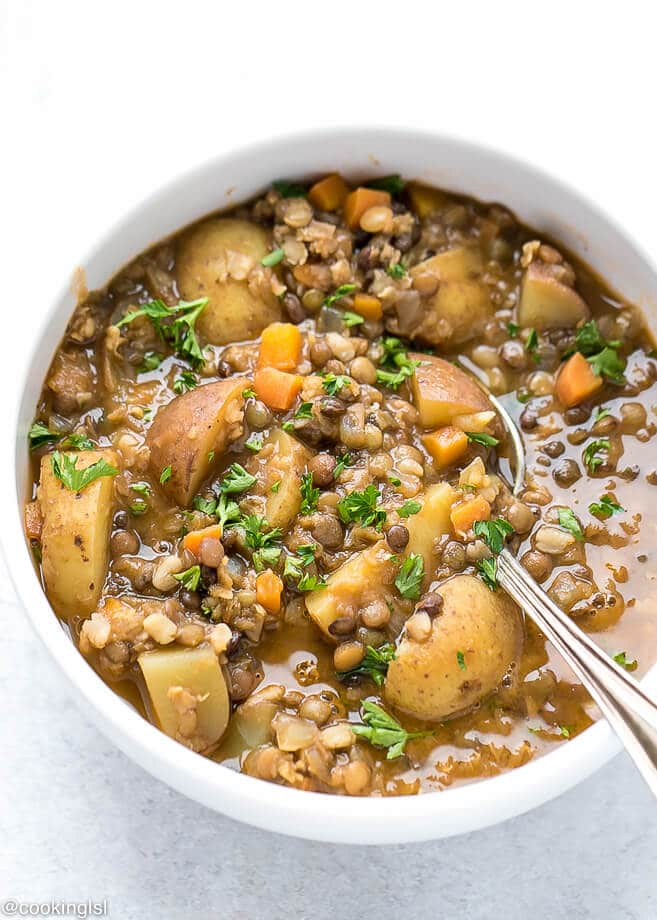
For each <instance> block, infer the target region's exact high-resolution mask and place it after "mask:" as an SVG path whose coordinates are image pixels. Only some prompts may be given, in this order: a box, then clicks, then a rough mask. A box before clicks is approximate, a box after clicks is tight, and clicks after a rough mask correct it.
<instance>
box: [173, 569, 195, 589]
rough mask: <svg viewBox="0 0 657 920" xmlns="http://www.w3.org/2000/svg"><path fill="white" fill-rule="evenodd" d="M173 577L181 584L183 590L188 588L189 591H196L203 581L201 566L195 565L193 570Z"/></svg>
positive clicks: (187, 570)
mask: <svg viewBox="0 0 657 920" xmlns="http://www.w3.org/2000/svg"><path fill="white" fill-rule="evenodd" d="M173 577H174V578H175V579H176V581H179V582H180V584H181V585H182V586H183V588H186V589H187V590H188V591H196V589H197V588H198V583H199V581H200V580H201V566H200V565H193V566H192V567H191V568H189V569H186V570H185V571H184V572H180V573H179V574H178V575H174V576H173Z"/></svg>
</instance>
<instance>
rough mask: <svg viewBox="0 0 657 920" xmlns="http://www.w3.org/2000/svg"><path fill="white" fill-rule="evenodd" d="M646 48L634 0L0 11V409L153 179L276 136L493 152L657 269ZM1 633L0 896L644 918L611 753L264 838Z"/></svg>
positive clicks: (638, 821)
mask: <svg viewBox="0 0 657 920" xmlns="http://www.w3.org/2000/svg"><path fill="white" fill-rule="evenodd" d="M654 34H655V23H654V13H652V10H651V5H650V4H646V3H644V2H642V0H624V2H623V3H622V4H621V5H620V6H619V4H618V3H617V2H613V0H598V2H596V3H595V4H591V3H582V4H573V3H572V2H567V0H553V3H552V4H550V5H548V6H547V7H546V6H545V5H544V4H543V5H541V4H528V3H527V2H526V0H505V2H504V3H502V4H499V3H495V4H493V3H490V2H489V0H468V2H467V3H451V4H447V3H430V2H428V0H405V2H404V3H403V4H400V3H398V2H395V0H376V2H374V0H361V2H360V3H355V2H354V0H332V2H331V3H330V4H319V5H317V4H309V3H308V2H307V0H279V2H277V3H276V4H271V3H264V2H261V0H252V2H250V3H231V2H217V0H208V2H205V0H185V2H184V3H180V0H112V3H90V2H89V0H57V2H56V3H55V2H52V0H0V92H2V100H1V101H2V103H3V112H2V120H1V122H0V123H1V124H2V133H3V144H2V153H1V154H0V155H1V156H2V158H3V160H4V161H5V162H4V164H3V166H4V168H3V169H2V170H0V182H2V185H3V188H2V193H1V195H0V201H1V202H2V207H0V225H1V229H3V230H4V231H5V234H6V239H5V242H4V244H3V246H2V249H1V251H2V253H3V274H2V310H3V317H5V318H6V319H5V324H4V325H3V330H4V333H5V340H4V344H5V348H4V349H3V354H2V360H1V361H0V392H4V389H3V387H4V384H3V382H2V381H3V380H4V375H7V379H8V380H10V379H11V377H12V375H13V374H14V373H15V368H16V367H17V366H18V365H19V364H20V362H21V360H22V357H21V342H22V340H23V337H27V336H29V330H30V329H31V328H33V326H34V324H35V323H36V321H37V320H38V317H39V313H40V311H42V310H43V308H44V307H45V306H46V305H47V304H48V302H49V300H50V298H51V295H52V291H53V284H56V285H57V287H58V286H59V285H60V284H61V283H64V281H65V280H66V278H67V277H68V274H69V272H70V270H71V269H72V268H73V267H74V266H75V265H76V264H78V259H79V258H80V254H81V253H82V252H84V251H86V249H87V247H88V245H89V243H90V242H91V241H92V240H94V239H95V237H96V236H97V234H98V233H99V232H100V231H101V230H102V229H104V228H105V227H107V226H109V225H110V224H111V223H112V222H113V221H114V220H115V219H116V218H117V217H118V216H119V215H121V214H122V213H123V212H124V211H125V210H126V208H128V207H132V204H133V203H134V202H135V201H136V200H139V199H140V198H142V197H143V196H145V195H147V194H148V193H149V192H150V191H151V190H152V189H155V188H157V187H158V186H159V185H160V184H161V183H163V182H165V181H166V180H167V179H168V178H169V177H170V176H171V175H173V174H175V173H177V172H179V171H181V170H183V169H187V168H189V167H190V166H192V165H194V164H195V163H199V162H202V161H203V160H205V159H206V158H208V157H210V156H214V155H216V154H217V153H218V152H220V151H221V150H222V149H227V148H229V147H235V146H238V145H241V144H244V143H248V142H249V141H251V140H253V139H261V138H264V137H268V136H270V135H272V134H279V133H282V132H285V131H292V130H299V129H303V128H310V127H326V126H330V125H332V124H350V123H351V124H354V123H359V124H370V125H377V124H395V125H400V124H401V125H407V126H409V127H425V128H429V129H434V130H441V131H444V132H447V133H455V134H459V135H462V136H466V137H470V138H472V139H474V140H476V141H482V142H485V143H487V144H491V145H493V146H498V147H500V148H503V149H505V150H508V151H510V152H512V153H514V154H516V155H518V156H524V157H527V158H528V159H530V160H531V161H533V162H534V163H537V164H539V165H542V166H543V167H544V168H546V169H548V170H549V171H551V172H553V173H556V174H557V175H560V176H562V177H563V178H564V179H566V180H567V181H569V182H570V183H572V184H573V185H576V186H577V187H579V188H580V189H581V190H582V191H583V192H584V193H586V194H588V195H589V196H590V197H592V198H593V199H595V200H596V201H597V202H598V203H599V204H600V205H601V206H602V207H604V208H606V209H607V210H609V211H611V212H612V213H613V214H614V215H616V217H617V218H619V219H620V220H621V222H622V223H623V224H624V225H625V226H626V227H627V228H628V229H629V230H630V232H632V233H634V234H635V235H636V237H637V238H639V239H641V240H642V242H643V244H644V245H645V246H647V247H650V248H651V249H652V252H653V255H657V236H656V234H655V219H654V214H655V211H656V210H657V193H656V187H655V180H654V175H655V155H654V121H655V118H654V110H655V91H654V90H655V72H654V60H655V54H654ZM5 108H6V113H5ZM23 319H25V320H26V323H25V324H24V325H23V322H22V321H23ZM10 331H11V332H13V333H15V334H14V335H12V337H11V341H10V345H9V344H8V342H9V338H8V336H9V332H10ZM2 411H3V410H2V404H1V401H0V431H1V430H2V424H1V422H2ZM5 449H7V448H6V447H5ZM8 485H9V484H0V487H2V488H4V487H6V486H8ZM0 527H1V525H0ZM3 596H4V598H5V599H8V597H9V593H8V590H7V589H6V584H5V586H4V587H3V584H2V579H1V578H0V598H2V597H3ZM0 617H1V618H2V630H1V639H0V898H8V897H11V896H14V897H16V898H23V899H30V900H42V899H46V900H48V899H50V898H52V897H66V898H68V899H71V900H78V899H84V898H86V897H87V896H92V897H94V898H96V899H102V898H103V897H107V898H109V900H110V910H111V916H112V917H114V918H121V920H133V918H135V920H151V918H158V920H160V918H163V920H169V918H172V920H176V918H178V917H180V918H185V920H192V918H195V917H201V918H202V917H204V916H208V917H210V916H217V915H219V916H221V917H225V918H228V920H232V918H240V917H245V918H246V917H248V918H249V920H263V918H267V920H270V918H271V920H276V918H278V917H285V918H291V920H296V918H304V917H307V918H312V920H323V918H328V917H331V918H333V917H338V918H340V920H352V918H356V917H362V918H370V917H375V916H377V917H378V916H381V917H390V916H394V917H395V918H397V917H398V918H400V920H401V918H403V920H407V918H411V920H416V918H417V920H422V918H425V917H427V918H429V917H430V918H432V920H434V918H449V920H451V918H458V920H489V918H493V917H495V918H497V917H504V918H505V920H528V918H531V920H544V918H550V920H552V918H555V917H559V916H563V917H564V918H568V920H578V918H595V920H608V918H613V920H625V918H632V920H652V918H654V917H655V916H657V866H656V865H655V856H656V855H657V822H656V821H655V818H656V816H657V808H656V806H655V803H654V802H653V801H652V800H651V799H650V797H649V795H648V793H647V792H646V791H645V789H644V788H643V786H642V785H641V782H640V780H639V779H638V778H637V777H636V775H635V774H634V772H633V770H632V768H631V766H630V764H629V763H628V762H627V759H626V758H625V757H619V758H618V759H617V760H615V761H614V762H613V763H612V764H610V765H609V766H608V767H606V768H605V769H603V770H602V771H600V773H599V774H597V775H596V776H594V777H593V778H592V779H590V780H588V781H587V782H586V783H584V784H582V785H581V786H580V787H578V788H577V789H575V790H573V791H572V792H570V793H568V794H567V795H565V796H564V797H562V798H561V799H559V800H558V801H556V802H553V803H551V804H548V805H546V806H545V807H543V808H540V809H538V810H537V811H535V812H533V813H532V814H529V815H526V816H524V817H521V818H518V819H517V820H514V821H511V822H509V823H507V824H505V825H502V826H499V827H496V828H491V829H489V830H486V831H483V832H480V833H477V834H472V835H469V836H467V837H461V838H457V839H451V840H446V841H442V842H440V841H439V842H436V843H429V844H426V843H425V844H421V845H417V846H400V847H389V848H385V849H377V848H348V847H336V846H327V845H320V844H313V843H307V842H303V841H296V840H293V839H289V838H283V837H276V836H273V835H270V834H266V833H263V832H260V831H256V830H253V829H251V828H248V827H243V826H240V825H238V824H236V823H234V822H231V821H228V820H226V819H224V818H222V817H220V816H218V815H215V814H213V813H211V812H209V811H206V810H204V809H203V808H202V807H200V806H198V805H195V804H193V803H191V802H189V801H186V800H185V799H183V798H182V797H181V796H179V795H178V794H176V793H174V792H172V791H170V790H169V789H167V788H166V787H164V786H162V785H161V784H160V783H158V782H156V781H155V780H153V779H151V778H150V777H149V776H147V775H146V774H145V773H143V772H142V771H141V770H140V769H139V768H137V767H135V766H133V765H132V764H131V763H130V762H129V761H128V760H127V759H126V758H125V757H124V756H123V755H122V754H120V753H118V752H117V751H116V750H114V749H113V748H112V747H111V746H110V745H109V744H108V742H106V741H105V740H104V738H103V737H102V736H101V735H100V734H99V733H98V732H97V731H96V730H95V729H94V728H93V727H91V726H90V725H89V724H88V723H87V721H86V720H85V718H83V717H82V716H81V715H80V714H79V712H78V711H77V709H76V706H75V702H74V700H73V698H72V695H71V692H70V691H69V688H68V686H67V685H66V684H65V683H64V681H63V679H62V678H61V677H60V675H59V674H58V673H57V672H56V671H55V669H54V666H53V665H51V663H50V661H49V659H48V657H47V655H46V654H45V652H44V650H43V649H42V648H41V646H40V644H39V642H38V640H37V639H35V638H34V637H33V635H32V634H31V632H30V629H29V627H28V626H27V623H26V620H25V618H24V615H23V614H22V613H21V612H20V611H19V610H18V608H16V607H14V606H8V605H4V606H0Z"/></svg>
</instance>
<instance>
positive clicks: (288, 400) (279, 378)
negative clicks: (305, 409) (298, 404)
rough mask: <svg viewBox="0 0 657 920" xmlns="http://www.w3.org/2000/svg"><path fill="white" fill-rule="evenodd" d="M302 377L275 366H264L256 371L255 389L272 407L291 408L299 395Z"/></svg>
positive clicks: (259, 396) (279, 409) (259, 397)
mask: <svg viewBox="0 0 657 920" xmlns="http://www.w3.org/2000/svg"><path fill="white" fill-rule="evenodd" d="M302 382H303V381H302V378H301V377H300V376H299V374H287V373H285V371H279V370H278V369H277V368H275V367H262V368H260V369H259V370H257V371H256V373H255V377H254V379H253V389H254V390H255V391H256V393H257V395H258V399H261V400H262V401H263V402H264V403H265V404H266V405H267V406H269V408H270V409H276V410H278V411H281V410H283V409H290V408H292V405H293V403H294V400H295V399H296V398H297V396H298V395H299V391H300V389H301V384H302Z"/></svg>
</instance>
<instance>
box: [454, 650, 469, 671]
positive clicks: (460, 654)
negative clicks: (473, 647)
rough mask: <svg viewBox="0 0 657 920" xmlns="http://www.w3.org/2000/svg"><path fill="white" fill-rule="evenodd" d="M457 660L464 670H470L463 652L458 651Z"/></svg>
mask: <svg viewBox="0 0 657 920" xmlns="http://www.w3.org/2000/svg"><path fill="white" fill-rule="evenodd" d="M456 661H457V663H458V666H459V668H460V669H461V670H462V671H467V670H468V666H467V664H466V663H465V655H464V654H463V652H457V653H456Z"/></svg>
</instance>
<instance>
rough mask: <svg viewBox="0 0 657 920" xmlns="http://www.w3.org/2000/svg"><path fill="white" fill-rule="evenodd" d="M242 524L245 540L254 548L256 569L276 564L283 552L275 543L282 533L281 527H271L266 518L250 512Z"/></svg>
mask: <svg viewBox="0 0 657 920" xmlns="http://www.w3.org/2000/svg"><path fill="white" fill-rule="evenodd" d="M240 524H241V526H242V527H243V528H244V542H245V543H246V545H247V546H248V547H249V549H251V550H253V557H252V558H253V564H254V566H255V569H256V571H257V572H261V571H262V569H263V568H265V567H266V565H274V564H275V563H276V562H277V561H278V558H279V556H280V554H281V547H280V546H275V545H274V544H275V543H276V542H277V541H278V540H279V539H280V537H281V535H282V531H281V529H280V527H272V528H270V527H269V524H268V523H267V521H266V520H265V518H263V517H259V516H258V515H257V514H249V515H248V516H247V517H245V518H244V519H243V520H242V521H241V522H240Z"/></svg>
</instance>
